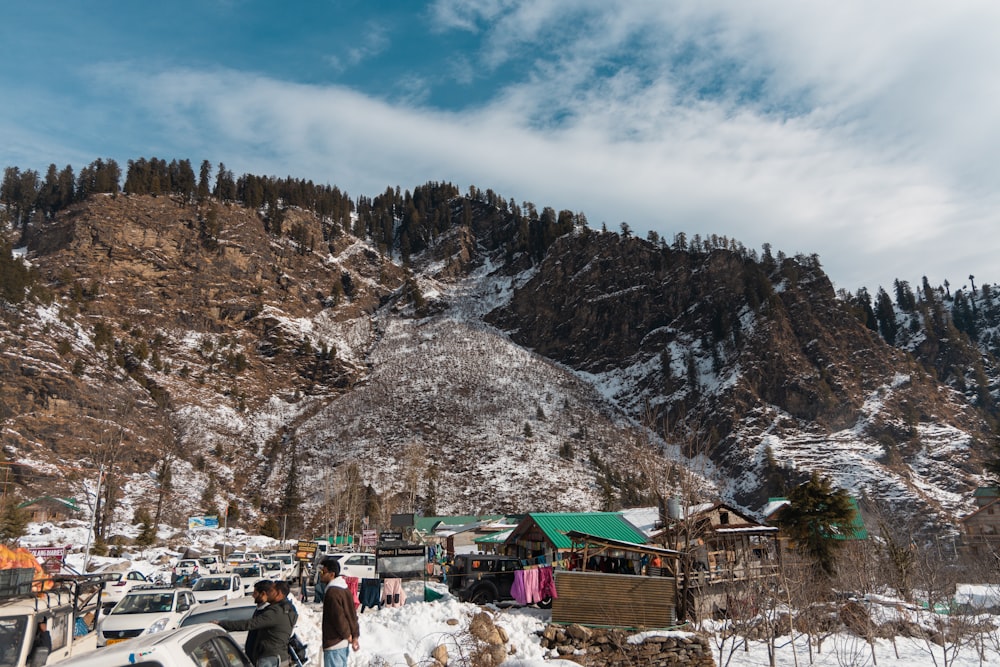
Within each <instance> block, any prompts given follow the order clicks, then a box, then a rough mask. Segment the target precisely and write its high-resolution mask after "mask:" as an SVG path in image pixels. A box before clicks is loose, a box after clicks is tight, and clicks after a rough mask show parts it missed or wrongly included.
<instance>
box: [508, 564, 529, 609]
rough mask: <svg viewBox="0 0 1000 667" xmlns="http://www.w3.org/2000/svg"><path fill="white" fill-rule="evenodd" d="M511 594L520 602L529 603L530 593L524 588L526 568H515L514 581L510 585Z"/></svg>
mask: <svg viewBox="0 0 1000 667" xmlns="http://www.w3.org/2000/svg"><path fill="white" fill-rule="evenodd" d="M510 596H511V597H512V598H514V600H516V601H517V603H518V604H528V595H527V593H526V592H525V590H524V570H514V583H513V584H511V585H510Z"/></svg>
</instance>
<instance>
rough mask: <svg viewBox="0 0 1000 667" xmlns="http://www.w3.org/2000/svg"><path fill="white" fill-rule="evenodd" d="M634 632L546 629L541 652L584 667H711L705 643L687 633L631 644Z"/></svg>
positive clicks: (710, 653) (674, 633)
mask: <svg viewBox="0 0 1000 667" xmlns="http://www.w3.org/2000/svg"><path fill="white" fill-rule="evenodd" d="M635 634H636V633H635V632H626V631H625V630H619V629H602V628H587V627H584V626H582V625H575V624H574V625H569V626H559V625H549V626H548V627H546V628H545V630H544V631H543V632H542V648H544V649H548V650H549V651H550V655H552V657H556V656H558V657H560V658H563V659H564V660H573V661H574V662H578V663H580V664H581V665H587V667H636V665H643V666H644V667H715V659H714V658H713V657H712V649H711V647H710V646H709V643H708V640H707V639H706V638H705V637H703V636H700V635H696V634H694V633H690V632H670V633H664V635H663V636H651V637H647V638H646V639H645V641H643V642H642V643H633V642H630V641H629V637H632V636H634V635H635Z"/></svg>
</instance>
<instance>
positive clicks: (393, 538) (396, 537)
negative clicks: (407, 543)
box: [378, 530, 403, 542]
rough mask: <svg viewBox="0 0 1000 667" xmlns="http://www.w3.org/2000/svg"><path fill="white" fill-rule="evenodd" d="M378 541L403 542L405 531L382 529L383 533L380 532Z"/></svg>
mask: <svg viewBox="0 0 1000 667" xmlns="http://www.w3.org/2000/svg"><path fill="white" fill-rule="evenodd" d="M378 541H379V542H402V541H403V533H401V532H399V531H398V530H392V531H382V532H381V533H379V534H378Z"/></svg>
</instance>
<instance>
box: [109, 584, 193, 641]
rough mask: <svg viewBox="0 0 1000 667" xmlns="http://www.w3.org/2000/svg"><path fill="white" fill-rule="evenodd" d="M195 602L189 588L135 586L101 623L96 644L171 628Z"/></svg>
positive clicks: (178, 623) (174, 626) (175, 625)
mask: <svg viewBox="0 0 1000 667" xmlns="http://www.w3.org/2000/svg"><path fill="white" fill-rule="evenodd" d="M196 604H198V603H197V601H196V600H195V598H194V593H192V592H191V589H190V588H170V587H166V586H142V587H135V588H133V589H132V590H130V591H129V592H128V593H126V594H125V596H124V597H123V598H122V600H121V602H119V603H118V604H116V605H115V606H114V608H113V609H112V610H111V611H110V612H108V615H107V616H105V617H104V619H103V620H102V621H101V622H100V623H99V624H98V627H97V645H98V646H99V647H100V646H108V645H111V644H117V643H118V642H123V641H125V640H126V639H132V638H133V637H138V636H140V635H152V634H156V633H158V632H163V631H164V630H172V629H173V628H176V627H177V626H178V625H180V622H181V621H182V620H183V619H184V617H185V616H187V614H188V612H189V611H190V610H191V608H192V607H194V606H195V605H196Z"/></svg>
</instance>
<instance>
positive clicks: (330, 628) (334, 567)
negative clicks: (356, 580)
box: [320, 557, 361, 667]
mask: <svg viewBox="0 0 1000 667" xmlns="http://www.w3.org/2000/svg"><path fill="white" fill-rule="evenodd" d="M320 580H321V581H322V582H323V583H324V584H326V594H325V595H324V596H323V624H322V628H323V665H324V667H347V657H348V654H349V653H350V651H351V649H354V650H355V651H357V650H359V649H360V648H361V646H360V645H359V644H358V635H359V634H360V633H361V631H360V630H359V628H358V615H357V612H356V611H355V609H354V596H353V595H352V594H351V591H349V590H348V589H347V582H346V581H344V578H343V577H341V576H340V561H338V560H337V559H336V558H330V557H327V558H325V559H323V562H322V564H321V565H320Z"/></svg>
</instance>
